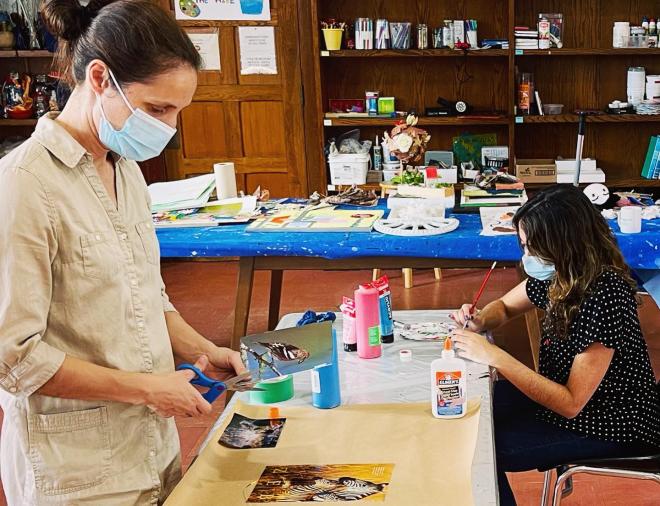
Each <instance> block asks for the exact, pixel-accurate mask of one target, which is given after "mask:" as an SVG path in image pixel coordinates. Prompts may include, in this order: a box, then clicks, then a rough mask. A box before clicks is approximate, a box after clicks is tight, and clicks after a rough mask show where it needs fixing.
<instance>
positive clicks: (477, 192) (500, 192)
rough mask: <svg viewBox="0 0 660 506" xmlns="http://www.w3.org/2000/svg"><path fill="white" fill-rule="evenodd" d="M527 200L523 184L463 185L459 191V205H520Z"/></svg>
mask: <svg viewBox="0 0 660 506" xmlns="http://www.w3.org/2000/svg"><path fill="white" fill-rule="evenodd" d="M525 202H527V193H526V192H525V188H524V186H522V185H520V184H518V185H496V187H495V188H487V189H483V188H479V187H478V186H472V185H465V186H464V188H463V191H462V192H461V207H465V208H467V207H506V206H521V205H523V204H524V203H525Z"/></svg>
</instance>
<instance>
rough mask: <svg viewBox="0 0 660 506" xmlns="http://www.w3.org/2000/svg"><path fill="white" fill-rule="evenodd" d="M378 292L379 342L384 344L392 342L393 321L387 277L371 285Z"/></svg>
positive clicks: (382, 277)
mask: <svg viewBox="0 0 660 506" xmlns="http://www.w3.org/2000/svg"><path fill="white" fill-rule="evenodd" d="M372 285H373V286H374V288H376V289H377V290H378V302H379V304H380V306H379V316H380V341H381V342H382V343H384V344H389V343H393V342H394V321H393V319H392V294H391V292H390V281H389V280H388V279H387V276H381V277H380V278H378V279H377V280H376V281H374V282H373V283H372Z"/></svg>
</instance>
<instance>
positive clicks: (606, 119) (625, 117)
mask: <svg viewBox="0 0 660 506" xmlns="http://www.w3.org/2000/svg"><path fill="white" fill-rule="evenodd" d="M518 118H522V119H523V121H522V123H519V122H518V121H519V120H518ZM577 122H578V116H577V114H553V115H550V114H547V115H545V116H517V117H516V123H518V124H523V125H524V124H528V123H535V124H537V123H577ZM655 122H660V114H596V115H593V116H587V123H655Z"/></svg>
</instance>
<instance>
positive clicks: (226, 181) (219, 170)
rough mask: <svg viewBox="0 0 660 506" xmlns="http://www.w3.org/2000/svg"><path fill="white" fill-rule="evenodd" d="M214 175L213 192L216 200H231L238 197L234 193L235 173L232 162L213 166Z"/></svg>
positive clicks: (235, 192)
mask: <svg viewBox="0 0 660 506" xmlns="http://www.w3.org/2000/svg"><path fill="white" fill-rule="evenodd" d="M213 172H214V174H215V191H216V193H217V194H218V200H223V199H233V198H236V197H237V196H238V192H237V191H236V171H235V170H234V164H233V163H232V162H224V163H216V164H214V165H213Z"/></svg>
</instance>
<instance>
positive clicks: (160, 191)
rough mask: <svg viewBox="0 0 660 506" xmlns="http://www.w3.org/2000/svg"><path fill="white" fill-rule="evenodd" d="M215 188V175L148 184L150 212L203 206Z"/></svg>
mask: <svg viewBox="0 0 660 506" xmlns="http://www.w3.org/2000/svg"><path fill="white" fill-rule="evenodd" d="M213 190H215V175H214V174H206V175H204V176H198V177H191V178H189V179H182V180H181V181H170V182H167V183H154V184H151V185H149V195H150V197H151V212H152V213H158V212H166V211H177V210H181V209H196V208H200V207H204V206H205V205H206V203H207V202H208V201H209V198H210V197H211V193H213Z"/></svg>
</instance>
